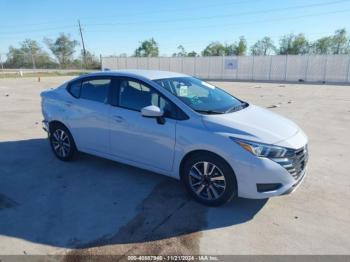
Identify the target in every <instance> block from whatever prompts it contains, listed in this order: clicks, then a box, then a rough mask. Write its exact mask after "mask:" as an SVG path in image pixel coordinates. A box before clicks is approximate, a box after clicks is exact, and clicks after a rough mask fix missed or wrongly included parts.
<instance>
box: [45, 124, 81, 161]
mask: <svg viewBox="0 0 350 262" xmlns="http://www.w3.org/2000/svg"><path fill="white" fill-rule="evenodd" d="M49 140H50V145H51V148H52V151H53V152H54V154H55V156H56V157H57V158H58V159H60V160H62V161H69V160H71V159H72V158H73V156H74V154H75V153H76V151H77V150H76V146H75V143H74V140H73V137H72V135H71V133H70V132H69V130H68V128H66V127H65V126H64V125H62V124H56V123H55V124H53V126H52V127H50V134H49Z"/></svg>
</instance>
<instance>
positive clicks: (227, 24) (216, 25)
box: [89, 9, 350, 32]
mask: <svg viewBox="0 0 350 262" xmlns="http://www.w3.org/2000/svg"><path fill="white" fill-rule="evenodd" d="M347 12H350V9H343V10H335V11H330V12H322V13H315V14H308V15H300V16H292V17H283V18H275V19H261V20H255V21H252V22H242V23H224V24H211V25H205V26H187V27H168V26H167V27H162V28H154V29H152V32H156V31H161V30H167V31H169V30H176V29H180V30H184V29H201V28H202V29H206V28H212V27H213V28H217V27H235V26H241V25H254V24H261V23H270V22H279V21H285V20H295V19H301V18H311V17H317V16H322V15H330V14H339V13H347ZM134 31H135V32H138V31H139V29H136V30H134ZM89 32H114V30H113V29H108V30H89ZM119 32H120V31H119ZM127 32H133V31H132V30H130V29H127Z"/></svg>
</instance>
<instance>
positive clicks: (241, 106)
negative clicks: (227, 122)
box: [225, 102, 248, 114]
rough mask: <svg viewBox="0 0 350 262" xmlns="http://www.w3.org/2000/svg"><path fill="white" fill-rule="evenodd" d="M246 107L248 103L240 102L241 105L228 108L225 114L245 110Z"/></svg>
mask: <svg viewBox="0 0 350 262" xmlns="http://www.w3.org/2000/svg"><path fill="white" fill-rule="evenodd" d="M247 106H248V103H246V102H242V104H240V105H238V106H233V107H231V108H229V109H228V110H226V111H225V114H227V113H232V112H236V111H239V110H242V109H243V108H246V107H247Z"/></svg>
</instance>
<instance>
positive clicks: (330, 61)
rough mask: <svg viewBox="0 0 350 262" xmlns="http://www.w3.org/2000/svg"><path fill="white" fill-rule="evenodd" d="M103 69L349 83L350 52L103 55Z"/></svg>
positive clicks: (239, 78)
mask: <svg viewBox="0 0 350 262" xmlns="http://www.w3.org/2000/svg"><path fill="white" fill-rule="evenodd" d="M102 69H111V70H116V69H155V70H167V71H175V72H180V73H185V74H189V75H193V76H196V77H200V78H205V79H223V80H260V81H300V80H303V81H306V82H323V81H325V82H334V83H350V55H288V56H281V55H275V56H235V57H227V56H226V57H221V56H214V57H103V58H102Z"/></svg>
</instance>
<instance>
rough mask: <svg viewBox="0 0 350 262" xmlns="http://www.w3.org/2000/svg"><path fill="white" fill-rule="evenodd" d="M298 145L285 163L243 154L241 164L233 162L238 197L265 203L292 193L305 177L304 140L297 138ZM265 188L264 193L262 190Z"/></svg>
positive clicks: (305, 149)
mask: <svg viewBox="0 0 350 262" xmlns="http://www.w3.org/2000/svg"><path fill="white" fill-rule="evenodd" d="M292 139H294V140H295V138H292ZM298 142H299V143H298V144H297V146H298V147H297V148H298V149H294V151H295V155H294V156H293V157H292V158H289V159H288V161H281V162H279V163H277V162H276V161H273V160H271V159H267V158H259V157H256V156H254V155H252V154H250V153H249V154H248V153H246V154H245V156H244V159H243V160H241V161H238V162H237V161H236V162H235V163H233V162H232V168H233V169H234V170H235V173H236V178H237V185H238V196H240V197H244V198H252V199H264V198H270V197H273V196H279V195H285V194H289V193H292V192H293V191H295V190H296V189H297V188H298V187H299V186H300V184H301V183H302V181H303V180H304V179H305V177H306V173H307V162H308V152H307V138H306V136H304V135H303V134H298ZM232 161H234V160H233V159H232ZM235 167H236V168H235ZM264 188H265V189H266V190H262V189H264ZM269 188H270V189H269Z"/></svg>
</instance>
